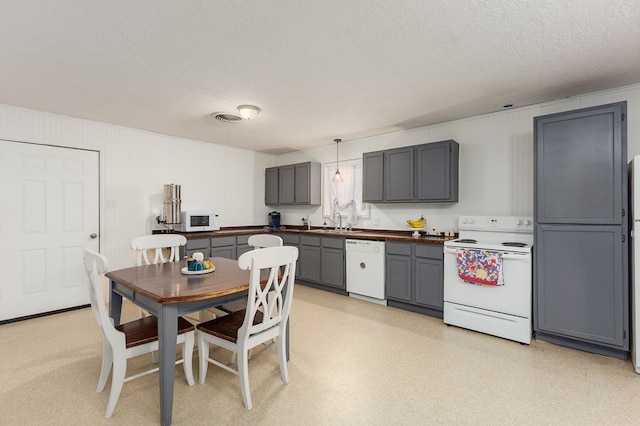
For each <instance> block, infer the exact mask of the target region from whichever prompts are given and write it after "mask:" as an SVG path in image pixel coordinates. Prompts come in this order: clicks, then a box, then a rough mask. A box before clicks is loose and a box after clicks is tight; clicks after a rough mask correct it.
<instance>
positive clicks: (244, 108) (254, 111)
mask: <svg viewBox="0 0 640 426" xmlns="http://www.w3.org/2000/svg"><path fill="white" fill-rule="evenodd" d="M238 111H240V115H241V116H242V118H244V119H245V120H252V119H254V118H256V117H257V116H258V114H259V113H260V108H258V107H257V106H255V105H240V106H238Z"/></svg>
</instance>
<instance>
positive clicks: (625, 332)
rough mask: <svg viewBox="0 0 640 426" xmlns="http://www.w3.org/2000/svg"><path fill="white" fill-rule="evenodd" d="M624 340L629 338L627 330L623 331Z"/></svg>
mask: <svg viewBox="0 0 640 426" xmlns="http://www.w3.org/2000/svg"><path fill="white" fill-rule="evenodd" d="M622 338H623V339H626V338H627V330H622Z"/></svg>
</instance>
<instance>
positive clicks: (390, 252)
mask: <svg viewBox="0 0 640 426" xmlns="http://www.w3.org/2000/svg"><path fill="white" fill-rule="evenodd" d="M385 252H386V256H385V275H386V277H385V287H386V291H387V299H388V300H400V301H403V302H411V283H412V282H413V271H412V268H411V252H412V250H411V244H410V243H394V242H391V241H387V243H386V244H385Z"/></svg>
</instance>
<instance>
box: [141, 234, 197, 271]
mask: <svg viewBox="0 0 640 426" xmlns="http://www.w3.org/2000/svg"><path fill="white" fill-rule="evenodd" d="M186 244H187V239H186V237H185V236H184V235H178V234H153V235H144V236H142V237H137V238H134V239H133V240H132V241H131V249H133V250H135V251H136V266H140V265H152V264H155V263H165V262H175V261H178V260H180V247H182V246H184V245H186ZM165 249H166V250H170V251H171V252H170V254H169V256H168V257H165V254H164V250H165ZM151 250H153V260H151V259H150V258H149V251H151Z"/></svg>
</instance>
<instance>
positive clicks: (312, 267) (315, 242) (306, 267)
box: [298, 235, 321, 283]
mask: <svg viewBox="0 0 640 426" xmlns="http://www.w3.org/2000/svg"><path fill="white" fill-rule="evenodd" d="M299 250H300V251H299V254H298V258H299V259H300V274H298V277H299V278H300V279H301V280H305V281H309V282H313V283H319V282H320V271H321V269H320V252H321V250H320V237H317V236H313V235H301V236H300V248H299Z"/></svg>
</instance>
